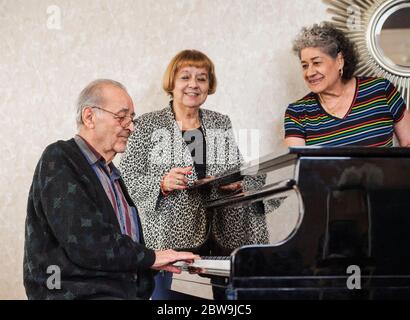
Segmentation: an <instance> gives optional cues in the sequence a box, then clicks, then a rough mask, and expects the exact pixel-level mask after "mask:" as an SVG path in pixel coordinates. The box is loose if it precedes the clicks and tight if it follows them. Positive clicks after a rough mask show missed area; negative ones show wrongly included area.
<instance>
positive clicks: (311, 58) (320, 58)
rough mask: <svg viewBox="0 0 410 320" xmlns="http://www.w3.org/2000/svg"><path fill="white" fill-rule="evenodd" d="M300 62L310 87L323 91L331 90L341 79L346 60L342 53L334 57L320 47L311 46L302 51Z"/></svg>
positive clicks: (314, 90) (316, 90) (318, 91)
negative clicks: (341, 71)
mask: <svg viewBox="0 0 410 320" xmlns="http://www.w3.org/2000/svg"><path fill="white" fill-rule="evenodd" d="M300 63H301V65H302V70H303V77H304V79H305V82H306V84H307V86H308V87H309V89H310V90H311V91H312V92H314V93H321V92H324V91H326V90H331V89H332V88H333V86H334V85H335V84H336V83H337V82H338V81H340V79H341V77H340V74H339V70H340V69H341V68H343V64H344V61H343V57H342V54H341V53H339V54H338V56H337V57H336V59H334V58H332V57H331V56H330V55H328V54H327V53H325V52H324V51H323V50H322V49H320V48H313V47H309V48H305V49H302V51H301V52H300Z"/></svg>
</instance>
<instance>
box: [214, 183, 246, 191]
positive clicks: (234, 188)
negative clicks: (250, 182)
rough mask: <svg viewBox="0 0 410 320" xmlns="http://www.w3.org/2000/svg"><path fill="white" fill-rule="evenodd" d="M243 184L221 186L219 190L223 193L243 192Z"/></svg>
mask: <svg viewBox="0 0 410 320" xmlns="http://www.w3.org/2000/svg"><path fill="white" fill-rule="evenodd" d="M242 187H243V184H242V181H238V182H233V183H230V184H227V185H224V186H220V187H219V189H221V190H222V191H239V190H242Z"/></svg>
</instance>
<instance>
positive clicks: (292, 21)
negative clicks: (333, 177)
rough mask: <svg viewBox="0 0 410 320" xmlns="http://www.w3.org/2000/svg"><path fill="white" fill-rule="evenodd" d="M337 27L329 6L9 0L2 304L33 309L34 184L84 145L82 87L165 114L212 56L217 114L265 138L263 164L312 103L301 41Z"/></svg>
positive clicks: (4, 30) (3, 54)
mask: <svg viewBox="0 0 410 320" xmlns="http://www.w3.org/2000/svg"><path fill="white" fill-rule="evenodd" d="M51 5H56V6H57V7H50V6H51ZM47 8H48V10H49V11H48V13H47ZM56 9H57V11H56ZM58 10H60V11H61V25H60V26H61V28H60V29H53V28H56V27H57V28H58V27H59V24H58V22H59V21H58V16H57V15H58ZM326 18H328V17H327V15H326V6H325V5H324V4H323V3H322V2H321V1H320V0H314V1H313V0H311V1H306V0H292V1H288V0H206V1H204V0H156V1H151V0H115V1H114V0H49V1H46V0H0V47H1V48H0V105H1V108H0V111H1V117H0V141H1V152H0V154H1V166H0V178H1V183H0V243H1V247H0V299H24V298H25V292H24V288H23V286H22V255H23V242H24V219H25V210H26V201H27V194H28V190H29V187H30V183H31V178H32V175H33V172H34V168H35V165H36V163H37V161H38V158H39V156H40V154H41V152H42V150H43V149H44V147H45V146H46V145H48V144H49V143H51V142H53V141H55V140H57V139H67V138H70V137H71V136H72V135H73V134H74V132H75V124H74V101H75V99H76V96H77V94H78V93H79V91H80V90H81V89H82V87H84V86H85V85H86V84H87V83H88V82H89V81H91V80H93V79H95V78H101V77H106V78H113V79H116V80H119V81H121V82H123V83H124V84H125V85H126V86H127V87H128V88H129V91H130V93H131V95H132V97H133V98H134V102H135V105H136V112H137V114H142V113H144V112H148V111H151V110H157V109H160V108H162V107H164V106H165V104H166V102H167V98H166V96H165V94H163V92H162V91H161V78H162V74H163V72H164V69H165V67H166V65H167V63H168V61H169V60H170V58H171V57H172V56H173V55H174V54H176V53H177V52H178V51H180V50H182V49H185V48H196V49H199V50H202V51H204V52H205V53H207V54H208V55H209V56H210V57H211V59H213V60H214V62H215V64H216V70H217V76H218V80H219V87H218V89H217V92H216V94H215V95H213V96H211V97H209V98H208V100H207V102H206V107H208V108H210V109H213V110H216V111H220V112H223V113H226V114H229V115H230V116H231V119H232V122H233V125H234V128H235V129H237V130H239V129H259V133H260V144H261V155H263V154H266V153H268V152H276V153H278V154H279V153H282V152H284V151H285V147H284V145H283V143H282V135H283V131H282V117H283V113H284V109H285V107H286V105H287V103H289V102H290V101H292V100H294V99H296V98H299V97H301V96H302V95H303V94H304V93H305V92H306V89H305V86H304V84H303V80H302V79H301V76H300V71H299V65H298V61H297V59H296V57H294V56H293V55H292V53H291V51H290V48H291V39H292V38H293V37H294V35H295V34H296V33H297V31H298V30H299V29H300V28H301V26H303V25H306V24H311V23H313V22H319V21H321V20H324V19H326Z"/></svg>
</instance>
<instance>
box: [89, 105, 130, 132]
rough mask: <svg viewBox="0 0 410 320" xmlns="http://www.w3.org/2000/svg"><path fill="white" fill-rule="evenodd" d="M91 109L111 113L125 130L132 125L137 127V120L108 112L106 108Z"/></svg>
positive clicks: (96, 107)
mask: <svg viewBox="0 0 410 320" xmlns="http://www.w3.org/2000/svg"><path fill="white" fill-rule="evenodd" d="M91 108H95V109H99V110H102V111H105V112H108V113H111V114H112V115H113V116H114V119H117V120H118V122H119V123H120V126H121V127H123V128H124V129H126V128H128V126H129V125H130V124H131V122H132V124H133V125H134V126H135V124H136V122H137V119H134V118H132V117H131V116H120V115H118V114H117V113H114V112H111V111H109V110H106V109H104V108H101V107H98V106H91Z"/></svg>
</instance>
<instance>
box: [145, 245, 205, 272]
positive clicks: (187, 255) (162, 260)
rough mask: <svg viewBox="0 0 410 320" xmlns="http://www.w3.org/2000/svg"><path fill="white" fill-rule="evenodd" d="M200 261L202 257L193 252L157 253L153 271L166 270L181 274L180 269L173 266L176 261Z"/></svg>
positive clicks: (170, 251) (172, 251) (167, 251)
mask: <svg viewBox="0 0 410 320" xmlns="http://www.w3.org/2000/svg"><path fill="white" fill-rule="evenodd" d="M196 259H200V257H199V256H198V255H196V254H193V253H191V252H184V251H181V252H179V251H175V250H172V249H168V250H159V251H155V262H154V264H153V265H152V267H151V268H152V269H155V270H165V271H168V272H173V273H181V270H180V268H178V267H175V266H173V265H172V264H173V263H174V262H176V261H185V262H187V263H192V262H193V261H194V260H196Z"/></svg>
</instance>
